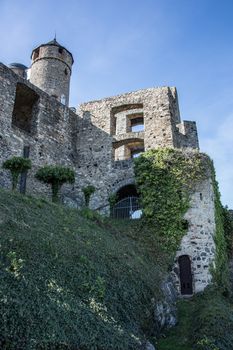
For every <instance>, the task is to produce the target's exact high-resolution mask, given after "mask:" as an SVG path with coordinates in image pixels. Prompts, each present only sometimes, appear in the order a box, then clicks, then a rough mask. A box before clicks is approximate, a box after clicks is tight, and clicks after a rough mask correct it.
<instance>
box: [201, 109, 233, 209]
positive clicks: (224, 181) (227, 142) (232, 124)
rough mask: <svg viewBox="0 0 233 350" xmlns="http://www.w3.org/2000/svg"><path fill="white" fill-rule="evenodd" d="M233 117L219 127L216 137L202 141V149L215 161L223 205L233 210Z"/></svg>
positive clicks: (229, 117) (230, 116)
mask: <svg viewBox="0 0 233 350" xmlns="http://www.w3.org/2000/svg"><path fill="white" fill-rule="evenodd" d="M232 131H233V115H229V116H228V117H227V118H226V119H225V120H224V121H223V122H222V124H220V125H219V127H218V129H217V131H216V133H215V135H213V136H211V137H209V138H208V137H207V138H205V139H204V140H202V149H203V151H204V152H206V153H208V154H209V155H210V156H211V157H212V158H213V160H214V164H215V168H216V175H217V180H218V181H219V187H220V192H221V194H222V203H223V204H224V205H228V206H229V207H230V208H233V163H232V162H233V132H232Z"/></svg>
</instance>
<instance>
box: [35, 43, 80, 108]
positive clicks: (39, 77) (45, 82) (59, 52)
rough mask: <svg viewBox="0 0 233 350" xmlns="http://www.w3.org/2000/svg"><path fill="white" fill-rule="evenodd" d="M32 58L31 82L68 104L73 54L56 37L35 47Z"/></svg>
mask: <svg viewBox="0 0 233 350" xmlns="http://www.w3.org/2000/svg"><path fill="white" fill-rule="evenodd" d="M31 59H32V65H31V74H30V82H31V83H32V84H34V85H36V86H38V87H39V88H40V89H41V90H43V91H45V92H46V93H47V94H49V95H51V96H53V97H55V98H56V99H57V100H58V101H60V102H62V103H63V104H65V105H68V104H69V90H70V76H71V67H72V64H73V62H74V60H73V56H72V54H71V53H70V52H69V51H68V50H67V49H66V48H65V47H63V46H61V45H60V44H59V43H58V42H57V41H56V39H54V40H52V41H50V42H48V43H47V44H42V45H40V46H38V47H37V48H35V49H34V50H33V51H32V56H31Z"/></svg>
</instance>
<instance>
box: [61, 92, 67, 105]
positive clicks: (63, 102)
mask: <svg viewBox="0 0 233 350" xmlns="http://www.w3.org/2000/svg"><path fill="white" fill-rule="evenodd" d="M61 103H62V104H63V105H65V104H66V97H65V95H64V94H62V95H61Z"/></svg>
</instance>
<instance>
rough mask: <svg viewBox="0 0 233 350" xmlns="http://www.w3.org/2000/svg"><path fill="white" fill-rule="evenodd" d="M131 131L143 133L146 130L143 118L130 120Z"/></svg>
mask: <svg viewBox="0 0 233 350" xmlns="http://www.w3.org/2000/svg"><path fill="white" fill-rule="evenodd" d="M130 129H131V131H133V132H138V131H143V130H144V121H143V117H137V118H133V119H131V120H130Z"/></svg>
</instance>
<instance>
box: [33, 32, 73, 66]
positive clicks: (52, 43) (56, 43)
mask: <svg viewBox="0 0 233 350" xmlns="http://www.w3.org/2000/svg"><path fill="white" fill-rule="evenodd" d="M42 46H57V47H59V48H61V49H64V50H66V51H67V52H68V53H69V54H70V56H71V57H72V64H73V63H74V58H73V55H72V53H71V52H70V51H69V50H67V49H66V48H65V47H64V46H62V45H61V44H59V42H57V39H56V36H55V38H54V39H53V40H51V41H49V42H47V43H46V44H41V45H39V46H37V47H35V48H34V49H33V50H32V54H33V52H34V51H35V50H36V49H38V48H39V47H42ZM32 54H31V58H32Z"/></svg>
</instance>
